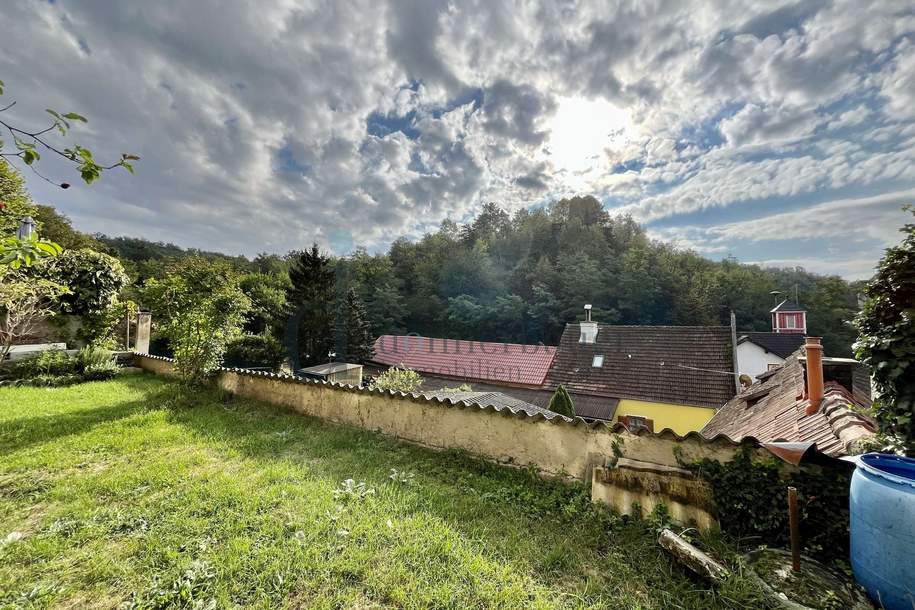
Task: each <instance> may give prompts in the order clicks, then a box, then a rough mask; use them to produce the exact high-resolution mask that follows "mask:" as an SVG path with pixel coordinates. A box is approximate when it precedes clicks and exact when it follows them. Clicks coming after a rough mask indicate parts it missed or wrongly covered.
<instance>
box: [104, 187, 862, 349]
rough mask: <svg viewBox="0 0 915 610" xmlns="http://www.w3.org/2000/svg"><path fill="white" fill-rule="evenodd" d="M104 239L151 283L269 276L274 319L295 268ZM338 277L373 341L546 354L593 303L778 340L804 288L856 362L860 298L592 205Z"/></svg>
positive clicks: (441, 240) (598, 314) (465, 231)
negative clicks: (667, 237)
mask: <svg viewBox="0 0 915 610" xmlns="http://www.w3.org/2000/svg"><path fill="white" fill-rule="evenodd" d="M97 239H99V240H100V241H101V242H102V243H104V244H105V245H106V246H107V247H108V248H109V249H110V250H112V251H114V252H116V253H117V255H119V256H120V257H121V258H122V259H123V260H124V261H125V264H126V266H127V267H128V270H129V271H131V273H132V275H134V278H135V279H138V280H141V281H142V280H143V279H145V278H146V277H151V276H154V275H156V274H157V272H158V269H159V268H160V266H162V265H164V264H165V261H167V260H169V259H171V258H175V257H181V256H187V255H189V254H195V255H203V256H205V257H206V258H211V259H220V260H223V261H225V262H228V263H229V264H232V265H233V266H235V267H236V268H237V269H238V271H239V272H241V273H245V274H253V275H254V276H255V277H253V278H251V279H249V281H248V282H247V285H249V286H257V285H258V284H259V282H258V281H256V276H257V275H258V274H266V275H268V276H270V279H269V280H268V278H266V277H265V278H264V280H265V281H266V282H265V283H266V284H268V285H269V286H270V290H269V292H270V293H271V294H273V295H274V296H273V298H274V301H272V302H271V303H265V309H268V310H270V309H272V308H275V306H276V303H275V299H276V297H277V288H279V287H280V286H282V284H283V281H284V279H285V278H284V277H283V276H285V270H286V261H285V258H284V257H279V256H275V255H261V256H258V257H256V258H255V259H254V260H249V259H245V258H243V257H229V256H226V255H221V254H216V253H205V252H199V251H186V250H182V249H181V248H178V247H177V246H173V245H171V244H160V243H152V242H148V241H146V240H142V239H132V238H107V237H104V236H97ZM306 246H307V244H303V248H304V247H306ZM331 265H332V266H333V267H334V268H335V270H336V272H337V288H338V294H340V295H342V294H344V292H345V290H346V289H347V288H348V287H350V286H353V287H355V288H356V291H357V293H358V294H359V296H360V297H361V298H362V299H363V301H364V302H365V305H366V308H367V310H368V314H369V318H370V322H371V325H372V330H373V332H374V333H375V334H382V333H399V332H415V333H420V334H423V335H427V336H436V337H451V338H465V339H481V340H496V341H518V342H530V343H537V342H541V341H542V342H544V343H547V344H555V343H556V342H557V340H558V339H559V336H560V334H561V333H562V329H563V327H564V325H565V323H566V322H572V321H575V320H577V319H581V315H582V313H583V312H582V306H583V305H584V304H585V303H591V304H593V306H594V319H596V320H598V321H600V322H606V323H613V324H658V325H659V324H669V325H694V324H695V325H702V324H727V323H728V319H729V311H730V310H732V309H733V310H734V312H735V313H736V315H737V322H738V328H739V329H740V330H769V329H770V318H769V310H770V309H771V307H772V306H773V304H774V297H773V296H772V295H771V294H770V292H771V291H773V290H780V291H783V292H784V293H790V294H791V295H792V297H793V293H794V290H795V286H797V292H798V295H799V298H800V302H801V304H802V305H804V306H805V307H806V308H807V309H808V311H809V313H808V325H809V329H808V331H809V333H810V334H814V335H822V336H823V337H824V343H825V345H826V350H827V354H830V355H835V356H838V355H842V356H845V355H850V353H851V351H850V346H851V344H852V342H853V341H854V331H853V330H852V329H851V328H850V326H849V325H848V324H847V321H848V320H850V319H851V318H852V316H853V314H854V312H855V311H856V310H857V296H856V295H857V292H858V291H859V290H860V289H861V286H860V285H857V283H856V284H849V283H848V282H845V281H844V280H842V279H841V278H839V277H835V276H821V275H816V274H812V273H808V272H806V271H804V270H802V269H768V268H766V269H763V268H760V267H758V266H754V265H743V264H739V263H737V262H736V261H735V260H724V261H721V262H714V261H710V260H708V259H706V258H703V257H701V256H699V255H698V254H696V253H694V252H691V251H687V250H682V249H679V248H676V247H674V246H671V245H669V244H666V243H661V242H657V241H651V240H649V239H648V238H647V237H646V235H645V232H644V230H642V228H641V227H640V226H639V225H638V224H636V223H635V222H633V221H632V220H631V219H630V218H612V217H610V216H609V215H608V214H607V213H606V212H605V211H604V210H603V209H602V208H601V206H600V204H599V202H598V201H597V200H596V199H594V198H593V197H576V198H572V199H566V200H562V201H559V202H557V203H555V204H553V205H552V206H550V207H549V208H548V209H542V210H521V211H519V212H517V213H516V214H515V215H514V216H510V215H509V214H507V213H506V212H504V211H503V210H502V209H500V208H499V207H498V206H497V205H495V204H487V205H486V206H485V207H484V209H483V211H482V212H481V214H480V215H479V216H478V217H477V218H476V219H475V220H473V222H472V223H470V224H468V225H465V226H458V225H456V224H455V223H453V222H445V223H444V225H443V226H442V227H441V229H440V230H439V231H438V232H436V233H432V234H427V235H425V236H424V237H423V238H422V239H420V240H418V241H416V242H411V241H408V240H406V239H400V240H398V241H396V242H394V244H393V245H392V246H391V248H390V250H389V252H388V253H386V254H381V255H369V254H367V253H366V252H365V251H357V252H356V253H355V254H353V255H352V256H348V257H346V258H338V259H333V260H331ZM265 292H267V291H265ZM280 292H282V291H280ZM255 300H256V299H255ZM265 313H266V312H265Z"/></svg>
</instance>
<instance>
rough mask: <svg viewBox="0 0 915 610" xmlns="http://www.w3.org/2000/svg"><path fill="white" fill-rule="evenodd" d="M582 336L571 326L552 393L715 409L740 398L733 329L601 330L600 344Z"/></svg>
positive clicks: (550, 381)
mask: <svg viewBox="0 0 915 610" xmlns="http://www.w3.org/2000/svg"><path fill="white" fill-rule="evenodd" d="M579 336H580V329H579V325H578V324H568V325H567V326H566V329H565V332H563V334H562V339H561V340H560V342H559V350H558V351H557V353H556V358H555V360H554V362H553V367H552V368H551V369H550V372H549V374H548V375H547V379H546V384H545V386H546V387H547V388H549V389H555V388H556V387H558V386H559V385H560V384H562V385H564V386H565V387H566V389H567V390H569V392H572V393H578V394H590V395H597V396H611V397H615V398H631V399H637V400H649V401H656V402H667V403H675V404H683V405H693V406H701V407H715V408H717V407H720V406H722V405H723V404H724V403H726V402H727V401H728V400H729V399H730V398H731V397H732V396H733V395H734V392H735V390H734V376H733V372H732V371H733V360H732V356H731V353H732V347H731V330H730V328H729V327H726V326H612V325H606V324H601V325H599V326H598V332H597V339H596V341H595V342H594V343H579ZM598 355H600V356H603V357H604V358H603V365H602V366H600V367H594V366H592V363H593V360H594V356H598Z"/></svg>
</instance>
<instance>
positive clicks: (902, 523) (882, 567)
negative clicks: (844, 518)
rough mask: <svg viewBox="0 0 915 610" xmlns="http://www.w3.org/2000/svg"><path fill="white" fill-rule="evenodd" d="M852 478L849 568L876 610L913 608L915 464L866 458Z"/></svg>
mask: <svg viewBox="0 0 915 610" xmlns="http://www.w3.org/2000/svg"><path fill="white" fill-rule="evenodd" d="M855 461H856V462H857V465H858V467H857V468H856V469H855V473H854V475H853V476H852V479H851V494H850V509H851V510H850V512H851V567H852V570H853V571H854V573H855V578H856V579H857V580H858V582H859V583H861V584H862V585H863V586H864V588H865V589H867V592H868V593H869V594H870V596H871V597H872V598H873V599H874V601H875V602H877V605H878V606H881V605H882V607H884V608H886V609H887V610H901V609H903V608H904V609H905V610H912V609H913V608H915V459H911V458H904V457H899V456H896V455H886V454H882V453H868V454H866V455H862V456H861V457H860V458H858V459H857V460H855Z"/></svg>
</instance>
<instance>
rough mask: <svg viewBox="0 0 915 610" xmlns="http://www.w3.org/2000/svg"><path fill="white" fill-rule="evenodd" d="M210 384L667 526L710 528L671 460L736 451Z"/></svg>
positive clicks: (490, 415) (469, 409)
mask: <svg viewBox="0 0 915 610" xmlns="http://www.w3.org/2000/svg"><path fill="white" fill-rule="evenodd" d="M135 364H136V366H139V367H141V368H144V369H146V370H148V371H151V372H153V373H156V374H165V375H168V374H171V373H172V363H171V361H170V360H169V359H166V358H161V357H156V356H146V355H138V356H137V357H136V359H135ZM216 383H217V385H218V386H219V387H220V388H222V389H224V390H226V391H229V392H232V393H234V394H237V395H239V396H245V397H249V398H253V399H257V400H262V401H265V402H270V403H273V404H279V405H284V406H287V407H289V408H291V409H294V410H295V411H297V412H299V413H302V414H305V415H309V416H313V417H319V418H322V419H326V420H328V421H333V422H338V423H342V424H349V425H353V426H359V427H360V428H365V429H368V430H373V431H377V432H380V433H382V434H384V435H387V436H390V437H393V438H398V439H402V440H406V441H410V442H412V443H416V444H419V445H422V446H425V447H431V448H434V449H462V450H464V451H467V452H469V453H471V454H474V455H478V456H481V457H484V458H487V459H490V460H493V461H496V462H499V463H502V464H509V465H513V466H524V467H529V466H533V467H535V468H536V469H537V470H538V471H540V472H541V473H542V474H543V475H547V476H557V477H565V478H572V479H575V480H578V481H581V482H583V483H590V484H591V485H592V497H593V498H594V499H595V500H599V501H603V502H606V503H608V504H611V505H612V506H614V507H616V508H617V509H618V510H620V512H623V513H628V512H629V511H630V510H631V506H632V503H633V502H638V503H640V504H641V505H642V507H643V508H646V509H647V510H650V509H651V507H653V506H655V505H656V504H658V503H665V504H667V505H668V507H669V508H670V509H671V513H672V514H673V516H674V517H675V518H678V519H679V520H681V521H682V522H684V523H687V522H696V523H697V524H698V525H699V526H701V527H709V526H710V525H712V524H713V523H714V516H713V510H712V508H711V506H712V502H711V496H710V491H709V490H708V488H707V487H706V486H703V485H702V484H701V482H699V481H696V480H694V479H693V477H692V475H691V473H689V472H687V471H685V470H683V469H681V468H680V467H679V465H680V462H679V461H678V459H677V456H679V457H680V458H681V459H682V460H685V461H686V462H691V461H693V460H697V459H701V458H712V459H717V460H721V461H728V460H730V459H731V458H732V457H733V455H734V454H735V452H736V451H738V450H739V448H740V445H738V444H736V443H732V442H730V441H727V440H726V439H716V440H706V439H704V438H702V437H701V436H699V435H698V434H695V433H692V434H689V435H687V436H685V437H680V436H678V435H676V434H674V433H673V432H671V431H669V430H665V431H663V432H660V433H649V432H646V431H642V432H640V433H639V434H633V433H630V432H629V431H628V430H626V429H625V428H624V427H622V426H620V425H616V426H614V427H610V426H607V425H605V424H602V423H599V424H592V425H589V424H587V423H585V422H584V421H583V420H581V419H569V418H563V417H560V416H556V417H553V418H552V419H547V418H546V417H544V416H542V415H538V416H530V415H527V414H526V413H524V412H523V411H519V412H516V413H513V412H511V411H510V410H509V409H507V408H504V409H502V410H501V411H497V410H496V409H495V408H493V407H488V408H484V407H480V406H477V405H468V404H466V403H463V402H459V401H457V402H455V401H452V400H451V399H450V398H445V399H429V398H425V397H422V396H419V395H411V394H402V393H393V392H383V391H380V390H369V389H365V388H357V387H353V386H344V385H339V384H332V383H328V382H323V381H316V380H310V379H299V378H294V377H291V376H287V375H276V374H272V373H263V372H256V371H246V370H243V369H220V371H219V373H218V375H217V378H216ZM756 450H757V451H759V452H761V454H762V453H763V452H764V450H762V449H756ZM766 454H767V453H766ZM767 455H768V454H767Z"/></svg>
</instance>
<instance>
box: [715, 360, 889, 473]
mask: <svg viewBox="0 0 915 610" xmlns="http://www.w3.org/2000/svg"><path fill="white" fill-rule="evenodd" d="M801 353H803V350H798V352H795V353H794V354H793V355H791V356H790V357H789V358H788V359H787V360H786V361H785V365H784V366H783V367H781V368H780V369H778V370H777V371H776V372H775V374H773V375H772V376H770V377H768V378H766V379H765V380H763V381H761V382H759V383H754V384H753V385H752V386H750V387H749V388H747V389H746V390H744V391H743V392H741V393H740V394H739V395H738V396H735V397H734V398H732V399H731V400H730V401H728V403H727V404H726V405H725V406H724V407H722V408H721V409H719V411H718V412H717V413H716V414H715V416H714V417H712V419H711V421H709V423H707V424H706V425H705V427H704V428H703V429H702V432H701V434H702V435H703V436H705V437H707V438H712V437H715V436H717V435H719V434H723V435H725V436H727V437H729V438H731V439H732V440H735V441H740V440H741V439H743V438H745V437H748V436H750V437H753V438H755V439H756V440H758V441H759V442H761V443H768V442H774V441H788V442H812V443H816V446H817V449H818V450H819V451H821V452H822V453H825V454H827V455H831V456H840V455H846V454H847V453H848V452H849V450H850V449H851V448H852V447H853V445H854V442H855V441H856V440H858V439H860V438H862V437H867V436H871V435H873V433H874V427H873V424H872V423H871V422H870V421H869V420H868V419H867V418H865V417H863V416H861V415H859V414H858V413H857V412H856V411H855V407H866V406H869V404H864V402H863V401H862V400H860V399H858V398H857V397H855V396H854V395H853V394H852V392H849V391H848V390H847V389H846V388H844V387H842V386H841V385H839V384H838V383H834V382H827V383H826V386H825V391H824V395H823V402H822V403H821V404H820V408H819V409H818V410H817V412H816V413H814V414H812V415H807V414H806V409H807V405H808V404H809V402H808V401H807V399H805V398H804V386H805V378H804V366H803V365H802V364H801V362H800V361H799V359H798V356H799V354H801Z"/></svg>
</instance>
